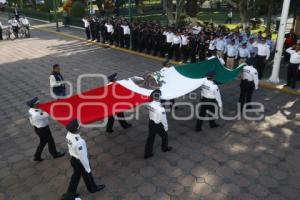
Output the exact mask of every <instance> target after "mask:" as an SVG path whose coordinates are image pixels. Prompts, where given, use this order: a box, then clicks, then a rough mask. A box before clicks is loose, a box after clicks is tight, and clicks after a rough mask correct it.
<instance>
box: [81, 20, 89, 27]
mask: <svg viewBox="0 0 300 200" xmlns="http://www.w3.org/2000/svg"><path fill="white" fill-rule="evenodd" d="M82 21H83V23H84V28H88V27H89V26H90V22H88V20H86V19H84V18H83V19H82Z"/></svg>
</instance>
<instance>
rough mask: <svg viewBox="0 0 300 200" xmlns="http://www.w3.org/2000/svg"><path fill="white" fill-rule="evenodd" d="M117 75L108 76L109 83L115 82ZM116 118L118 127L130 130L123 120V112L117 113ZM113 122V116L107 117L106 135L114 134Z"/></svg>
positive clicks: (129, 125)
mask: <svg viewBox="0 0 300 200" xmlns="http://www.w3.org/2000/svg"><path fill="white" fill-rule="evenodd" d="M117 75H118V74H117V73H113V74H112V75H110V76H108V77H107V79H108V81H109V82H116V81H117ZM116 116H117V120H118V121H119V123H120V125H121V126H122V127H123V128H124V129H127V128H130V127H131V126H132V125H131V124H130V123H128V122H127V121H126V120H125V116H124V113H123V112H120V113H117V114H116ZM114 122H115V116H110V117H108V121H107V124H106V132H107V133H113V132H114V130H113V126H114Z"/></svg>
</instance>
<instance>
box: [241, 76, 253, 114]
mask: <svg viewBox="0 0 300 200" xmlns="http://www.w3.org/2000/svg"><path fill="white" fill-rule="evenodd" d="M240 87H241V93H240V100H239V102H240V104H241V108H243V106H244V104H245V103H248V102H251V98H252V94H253V92H254V89H255V85H254V82H253V81H248V80H242V81H241V84H240Z"/></svg>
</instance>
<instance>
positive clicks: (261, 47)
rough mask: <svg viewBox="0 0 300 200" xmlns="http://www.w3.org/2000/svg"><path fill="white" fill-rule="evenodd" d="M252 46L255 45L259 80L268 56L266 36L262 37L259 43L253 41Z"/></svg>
mask: <svg viewBox="0 0 300 200" xmlns="http://www.w3.org/2000/svg"><path fill="white" fill-rule="evenodd" d="M253 46H254V47H257V57H256V59H257V72H258V78H259V79H260V80H261V79H262V77H263V73H264V69H265V66H266V63H267V61H268V60H269V58H270V47H269V46H268V45H267V43H266V38H262V40H261V43H255V44H253Z"/></svg>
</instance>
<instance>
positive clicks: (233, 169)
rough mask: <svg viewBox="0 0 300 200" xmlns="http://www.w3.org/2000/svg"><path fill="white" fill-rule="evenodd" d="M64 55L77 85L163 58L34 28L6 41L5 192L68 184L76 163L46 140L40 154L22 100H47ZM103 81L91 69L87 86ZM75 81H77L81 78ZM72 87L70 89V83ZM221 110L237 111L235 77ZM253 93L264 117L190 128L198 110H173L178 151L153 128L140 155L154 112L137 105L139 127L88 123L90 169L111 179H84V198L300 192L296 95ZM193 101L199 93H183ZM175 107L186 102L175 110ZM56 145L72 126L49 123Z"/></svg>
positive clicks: (138, 70) (50, 190)
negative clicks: (92, 183) (52, 151)
mask: <svg viewBox="0 0 300 200" xmlns="http://www.w3.org/2000/svg"><path fill="white" fill-rule="evenodd" d="M54 63H59V64H60V65H61V67H62V74H63V75H64V77H65V79H66V80H68V81H70V82H71V83H72V84H73V85H74V86H76V83H77V82H76V81H77V77H78V76H79V75H81V74H88V73H91V74H94V73H103V74H105V75H109V74H112V73H114V72H118V74H119V78H126V77H130V76H133V75H141V74H143V73H144V72H146V71H155V70H158V69H160V68H161V63H160V62H159V61H154V60H150V59H145V58H142V57H138V56H134V55H130V54H127V53H125V52H120V51H116V50H113V49H107V48H99V47H96V46H91V45H88V44H86V43H82V42H79V41H76V40H70V39H67V38H65V37H63V36H58V35H56V34H53V33H49V32H43V31H38V30H33V31H32V38H30V39H19V40H15V41H1V42H0V69H1V70H0V85H1V87H0V92H1V98H0V110H1V115H0V118H1V120H0V126H1V134H0V152H1V153H0V199H5V200H8V199H16V200H26V199H30V200H34V199H43V200H47V199H49V200H54V199H59V197H60V196H61V195H62V194H63V193H64V192H65V191H66V189H67V186H68V183H69V180H70V176H71V174H72V168H71V165H70V163H69V156H65V157H63V158H59V159H56V160H53V159H52V158H51V156H50V155H49V153H48V151H47V149H45V150H44V154H43V156H44V157H45V158H46V160H45V161H43V162H42V163H35V162H33V161H32V158H33V153H34V151H35V149H36V147H37V145H38V138H37V136H36V135H35V133H34V131H33V128H32V127H31V126H30V124H29V121H28V119H27V118H28V116H27V115H26V113H27V109H28V108H27V107H26V105H25V102H26V101H27V100H28V99H30V98H31V97H34V96H38V97H39V98H40V99H41V101H48V100H51V97H50V94H49V74H50V73H51V70H52V65H53V64H54ZM99 84H100V83H99V81H98V80H97V79H96V78H95V79H85V80H84V81H83V83H82V85H83V88H84V89H89V88H93V87H95V86H98V85H99ZM75 89H76V87H75ZM75 92H76V90H75V91H74V93H75ZM221 93H222V99H223V102H224V113H225V115H227V116H233V115H235V113H236V109H237V105H236V103H237V101H238V97H239V83H238V82H237V81H236V82H234V83H232V84H228V85H224V86H221ZM253 98H254V100H255V101H257V102H261V103H262V104H264V106H265V112H264V114H265V118H264V119H263V120H259V121H246V120H234V121H233V120H231V121H225V120H218V123H219V124H220V125H221V127H219V128H217V129H210V128H209V126H208V123H207V122H206V123H205V125H204V127H203V131H202V132H201V133H196V132H194V127H195V122H196V121H195V119H191V120H188V121H178V120H174V119H172V118H171V116H170V115H169V129H170V130H169V139H170V140H169V143H170V145H171V146H173V147H174V149H175V150H174V151H172V152H168V153H162V152H161V151H160V138H159V137H157V138H156V143H155V152H154V153H155V156H154V157H153V158H150V159H148V160H144V159H143V152H144V144H145V141H146V137H147V131H148V126H147V123H148V113H147V110H146V109H145V108H142V109H141V111H140V119H139V120H133V121H131V123H132V124H133V127H132V128H131V129H128V130H122V129H121V127H120V126H119V124H118V123H116V124H115V128H114V129H115V132H114V133H113V134H106V133H105V131H104V130H105V129H104V128H83V129H82V137H84V139H86V140H87V145H88V150H89V154H90V161H91V166H92V172H93V175H94V177H95V178H96V181H97V183H104V184H106V188H105V189H104V190H103V191H101V192H98V193H95V194H89V193H88V192H87V190H86V187H85V185H84V183H83V181H81V183H80V185H79V188H78V192H79V193H80V195H81V198H82V199H83V200H87V199H89V200H92V199H105V200H110V199H115V200H121V199H122V200H123V199H128V200H135V199H145V200H150V199H151V200H169V199H170V200H177V199H180V200H188V199H203V200H236V199H240V200H248V199H251V200H252V199H261V200H262V199H263V200H279V199H295V200H296V199H299V196H300V160H299V157H300V135H299V134H300V133H299V125H300V115H299V111H300V104H299V96H294V95H289V94H284V93H280V92H277V91H272V90H265V89H259V90H258V91H256V92H255V94H254V97H253ZM182 101H189V102H193V103H194V104H195V103H196V102H197V101H198V99H194V100H186V98H185V99H183V98H181V99H179V100H178V102H182ZM176 113H177V114H178V115H179V116H186V115H187V114H188V113H189V109H188V108H187V107H183V106H182V107H180V106H179V108H178V109H177V110H176ZM50 127H51V130H52V134H53V136H54V138H55V141H56V143H57V147H58V148H59V149H60V150H63V151H65V152H66V151H67V146H66V142H65V135H66V130H65V128H64V127H63V126H62V125H60V124H58V123H57V122H56V121H51V124H50Z"/></svg>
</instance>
